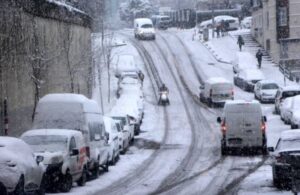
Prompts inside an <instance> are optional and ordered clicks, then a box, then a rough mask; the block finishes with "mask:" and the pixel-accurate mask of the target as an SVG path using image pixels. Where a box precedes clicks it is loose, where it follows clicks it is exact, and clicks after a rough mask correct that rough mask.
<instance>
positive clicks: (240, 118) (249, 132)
mask: <svg viewBox="0 0 300 195" xmlns="http://www.w3.org/2000/svg"><path fill="white" fill-rule="evenodd" d="M266 121H267V118H266V117H265V116H263V115H262V109H261V105H260V103H259V102H258V101H255V100H254V101H244V100H234V101H227V102H226V104H225V107H224V110H223V114H222V117H218V119H217V122H218V123H220V124H221V131H222V135H223V136H222V140H221V151H222V155H226V154H227V153H228V151H230V150H232V149H251V150H262V152H263V154H266V153H267V136H266V124H265V123H266Z"/></svg>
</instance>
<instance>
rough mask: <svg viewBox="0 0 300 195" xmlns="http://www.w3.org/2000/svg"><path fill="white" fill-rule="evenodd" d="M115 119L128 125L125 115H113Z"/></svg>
mask: <svg viewBox="0 0 300 195" xmlns="http://www.w3.org/2000/svg"><path fill="white" fill-rule="evenodd" d="M112 118H113V119H114V120H117V121H120V122H121V125H122V126H124V125H126V118H125V117H112Z"/></svg>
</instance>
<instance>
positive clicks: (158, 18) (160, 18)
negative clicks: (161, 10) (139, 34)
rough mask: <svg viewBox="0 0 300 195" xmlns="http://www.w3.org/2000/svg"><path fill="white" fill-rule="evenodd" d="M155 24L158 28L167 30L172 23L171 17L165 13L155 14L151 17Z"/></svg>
mask: <svg viewBox="0 0 300 195" xmlns="http://www.w3.org/2000/svg"><path fill="white" fill-rule="evenodd" d="M151 20H152V22H153V25H154V26H155V27H156V28H158V29H163V30H166V29H168V28H169V26H170V24H171V18H170V17H169V16H164V15H154V16H152V17H151Z"/></svg>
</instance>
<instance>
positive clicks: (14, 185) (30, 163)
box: [0, 136, 46, 195]
mask: <svg viewBox="0 0 300 195" xmlns="http://www.w3.org/2000/svg"><path fill="white" fill-rule="evenodd" d="M0 154H1V155H0V170H1V174H0V186H2V189H0V190H2V191H0V192H3V193H2V194H5V193H8V194H16V195H19V194H25V193H26V194H27V193H34V192H36V193H37V194H45V185H44V184H45V182H46V181H45V178H44V165H43V163H41V162H42V161H43V157H42V156H36V157H34V154H33V151H32V149H31V148H30V147H29V146H28V145H27V144H26V143H25V142H24V141H23V140H21V139H18V138H13V137H2V136H0ZM0 188H1V187H0Z"/></svg>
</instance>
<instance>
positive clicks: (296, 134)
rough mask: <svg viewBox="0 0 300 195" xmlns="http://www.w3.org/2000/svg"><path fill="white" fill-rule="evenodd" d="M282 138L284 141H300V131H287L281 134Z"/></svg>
mask: <svg viewBox="0 0 300 195" xmlns="http://www.w3.org/2000/svg"><path fill="white" fill-rule="evenodd" d="M280 138H281V139H282V140H291V139H299V140H300V130H286V131H283V132H282V133H281V136H280Z"/></svg>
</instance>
